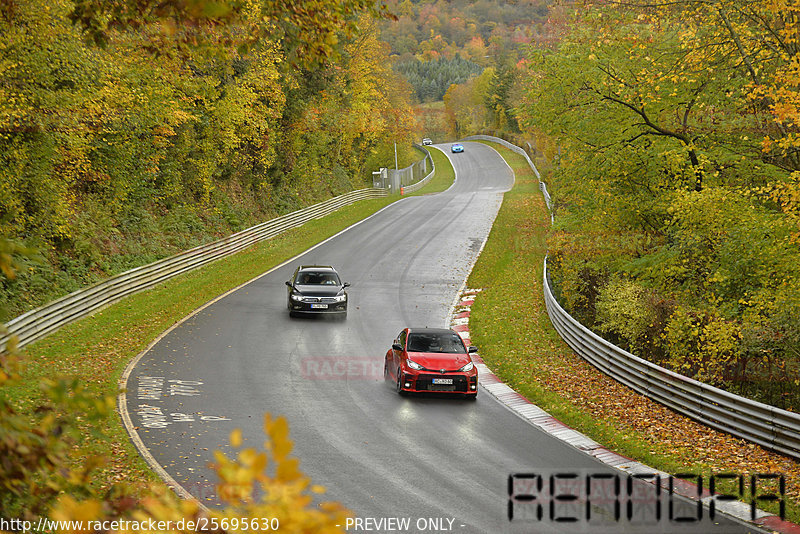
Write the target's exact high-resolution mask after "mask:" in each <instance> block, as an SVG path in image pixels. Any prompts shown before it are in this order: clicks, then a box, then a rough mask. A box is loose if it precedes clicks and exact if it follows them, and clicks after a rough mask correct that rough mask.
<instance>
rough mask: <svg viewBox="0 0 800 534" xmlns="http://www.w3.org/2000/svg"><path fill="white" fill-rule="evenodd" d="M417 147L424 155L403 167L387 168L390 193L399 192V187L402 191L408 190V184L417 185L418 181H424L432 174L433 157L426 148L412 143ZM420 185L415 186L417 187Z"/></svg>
mask: <svg viewBox="0 0 800 534" xmlns="http://www.w3.org/2000/svg"><path fill="white" fill-rule="evenodd" d="M414 146H415V147H417V148H418V149H420V150H422V151H423V152H425V157H424V158H423V159H421V160H419V161H417V162H415V163H414V164H412V165H409V166H408V167H406V168H405V169H389V170H388V173H389V191H391V192H392V193H399V192H400V188H403V190H404V192H405V191H409V192H410V190H409V189H408V186H417V184H419V183H420V182H422V183H423V185H424V183H426V182H427V181H428V179H430V177H431V176H433V158H431V153H430V152H428V149H426V148H425V147H423V146H421V145H414ZM419 187H422V186H421V185H420V186H418V187H416V188H417V189H418V188H419Z"/></svg>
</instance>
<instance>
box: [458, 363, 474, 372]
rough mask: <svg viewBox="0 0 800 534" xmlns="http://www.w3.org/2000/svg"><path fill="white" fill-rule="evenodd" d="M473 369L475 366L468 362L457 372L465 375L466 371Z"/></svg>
mask: <svg viewBox="0 0 800 534" xmlns="http://www.w3.org/2000/svg"><path fill="white" fill-rule="evenodd" d="M473 367H475V364H474V363H472V362H469V363H468V364H467V365H465V366H464V367H462V368H461V369H459V371H461V372H462V373H466V372H467V371H472V368H473Z"/></svg>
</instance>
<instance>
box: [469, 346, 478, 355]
mask: <svg viewBox="0 0 800 534" xmlns="http://www.w3.org/2000/svg"><path fill="white" fill-rule="evenodd" d="M467 352H468V353H470V354H475V353H476V352H478V347H469V348H467Z"/></svg>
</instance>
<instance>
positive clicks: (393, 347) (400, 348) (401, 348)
mask: <svg viewBox="0 0 800 534" xmlns="http://www.w3.org/2000/svg"><path fill="white" fill-rule="evenodd" d="M392 350H399V351H402V350H403V346H402V345H401V344H400V343H392Z"/></svg>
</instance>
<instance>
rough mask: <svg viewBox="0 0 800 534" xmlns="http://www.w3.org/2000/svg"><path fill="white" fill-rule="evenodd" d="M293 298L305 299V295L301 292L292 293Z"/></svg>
mask: <svg viewBox="0 0 800 534" xmlns="http://www.w3.org/2000/svg"><path fill="white" fill-rule="evenodd" d="M292 300H303V295H301V294H300V293H292Z"/></svg>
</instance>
